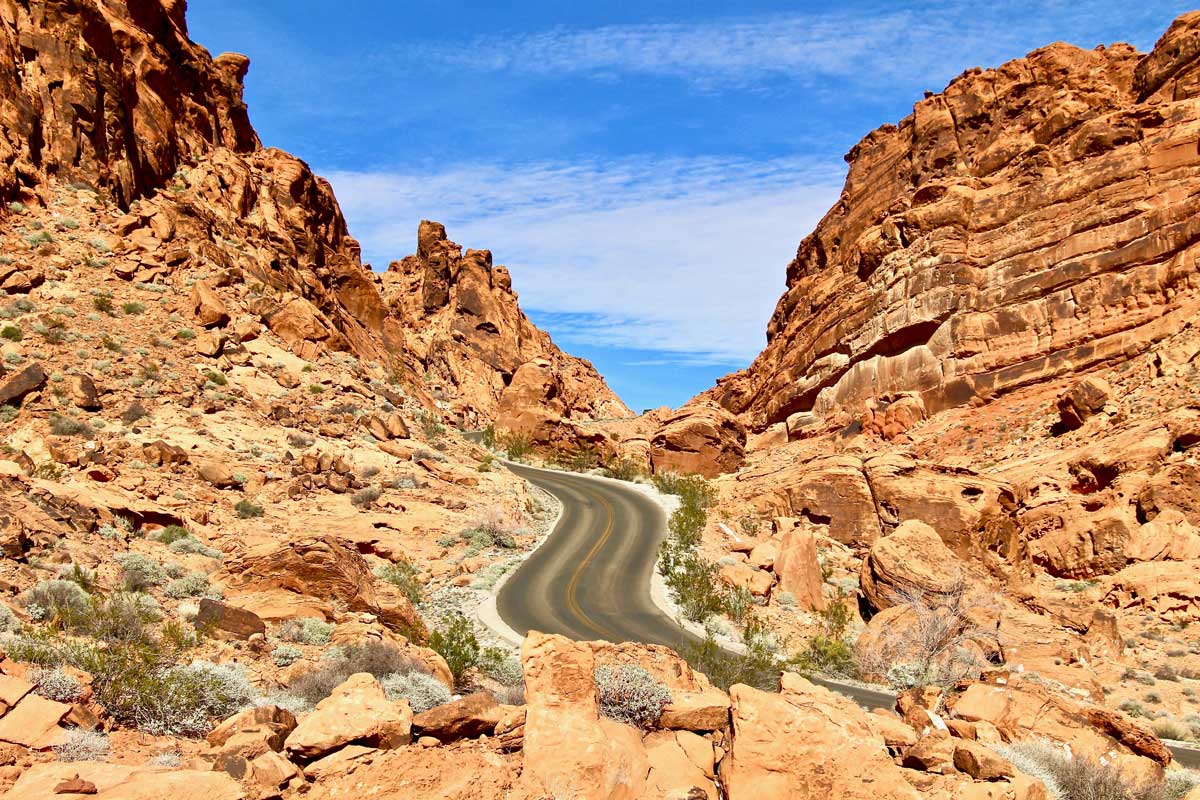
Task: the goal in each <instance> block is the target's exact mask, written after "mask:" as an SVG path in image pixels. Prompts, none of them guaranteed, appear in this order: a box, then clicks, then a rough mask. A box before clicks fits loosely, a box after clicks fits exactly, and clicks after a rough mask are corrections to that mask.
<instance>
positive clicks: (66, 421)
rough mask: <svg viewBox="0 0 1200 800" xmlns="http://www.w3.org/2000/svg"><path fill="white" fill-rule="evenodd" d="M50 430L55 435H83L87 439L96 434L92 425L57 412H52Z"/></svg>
mask: <svg viewBox="0 0 1200 800" xmlns="http://www.w3.org/2000/svg"><path fill="white" fill-rule="evenodd" d="M50 431H51V432H52V433H53V434H54V435H55V436H82V437H84V438H85V439H90V438H92V436H93V435H94V432H93V431H92V426H91V425H88V424H87V423H86V422H80V421H79V420H77V419H75V418H73V417H68V416H66V415H64V414H59V413H57V412H51V413H50Z"/></svg>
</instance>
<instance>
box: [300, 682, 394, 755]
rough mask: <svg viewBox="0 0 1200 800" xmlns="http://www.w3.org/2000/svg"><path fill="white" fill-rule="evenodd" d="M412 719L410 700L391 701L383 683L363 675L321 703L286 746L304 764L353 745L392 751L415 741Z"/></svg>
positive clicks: (303, 721)
mask: <svg viewBox="0 0 1200 800" xmlns="http://www.w3.org/2000/svg"><path fill="white" fill-rule="evenodd" d="M412 719H413V714H412V709H411V708H409V705H408V701H407V700H398V701H392V700H389V699H388V698H387V695H386V694H384V691H383V687H382V686H380V685H379V681H377V680H375V678H374V677H373V676H371V675H369V674H367V673H365V672H362V673H358V674H356V675H351V676H350V677H349V678H347V679H346V682H345V683H343V684H342V685H341V686H338V687H337V688H336V689H334V690H333V693H332V694H330V695H329V697H326V698H325V699H324V700H322V701H321V702H319V703H317V707H316V708H315V709H313V710H312V712H310V713H309V714H307V715H306V716H305V717H304V718H303V719H302V720H301V721H300V724H299V725H297V726H296V728H295V730H293V731H292V732H291V733H290V734H288V737H287V739H286V741H285V742H284V745H283V746H284V748H285V749H286V750H287V753H288V755H290V756H291V757H292V758H293V759H296V760H300V761H313V760H315V759H318V758H321V757H322V756H326V755H329V754H330V753H332V752H334V751H335V750H338V749H340V748H342V747H345V746H346V745H348V744H350V743H352V742H353V743H357V744H364V745H367V746H370V747H376V748H379V749H381V750H388V749H390V748H393V747H399V746H400V745H405V744H408V743H409V742H410V741H412Z"/></svg>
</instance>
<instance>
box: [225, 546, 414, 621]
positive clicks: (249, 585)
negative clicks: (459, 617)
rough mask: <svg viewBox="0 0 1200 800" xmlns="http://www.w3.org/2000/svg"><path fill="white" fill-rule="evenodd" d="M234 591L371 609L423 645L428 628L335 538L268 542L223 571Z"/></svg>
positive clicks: (393, 591)
mask: <svg viewBox="0 0 1200 800" xmlns="http://www.w3.org/2000/svg"><path fill="white" fill-rule="evenodd" d="M217 579H218V580H219V581H220V583H221V585H222V586H225V587H226V588H227V589H228V590H231V591H233V592H242V593H252V592H283V593H289V594H292V595H299V596H300V597H308V598H313V600H314V601H316V602H317V603H319V604H322V605H328V604H330V603H333V602H340V603H343V604H344V605H345V607H346V608H348V609H350V610H352V611H365V612H368V613H370V614H374V615H376V616H377V617H379V619H380V621H381V622H383V623H384V624H385V625H387V626H388V627H389V628H392V629H393V630H396V631H399V632H400V633H402V634H404V635H405V636H408V637H411V638H414V639H417V640H418V641H423V639H424V635H425V626H424V624H423V623H422V622H421V619H420V617H419V616H418V615H417V613H416V611H415V610H414V609H413V607H412V604H411V603H409V602H408V600H407V599H406V598H405V597H404V595H402V594H401V593H400V592H399V590H397V589H395V587H393V586H391V585H390V584H386V583H383V582H382V581H377V580H376V579H375V576H374V575H373V574H372V572H371V568H370V567H369V566H368V565H367V562H366V561H364V560H363V558H362V556H360V555H359V554H358V552H357V551H356V550H355V548H354V547H353V546H352V545H351V543H350V542H348V541H345V540H342V539H338V538H337V537H334V536H316V537H309V538H300V539H293V540H291V541H288V542H284V543H273V542H264V543H262V544H259V545H255V546H253V547H250V548H248V549H247V550H246V551H245V552H243V553H242V554H241V555H240V556H238V557H237V558H235V559H233V560H232V561H229V562H227V563H226V564H225V566H224V567H223V568H222V570H221V571H220V572H219V573H217Z"/></svg>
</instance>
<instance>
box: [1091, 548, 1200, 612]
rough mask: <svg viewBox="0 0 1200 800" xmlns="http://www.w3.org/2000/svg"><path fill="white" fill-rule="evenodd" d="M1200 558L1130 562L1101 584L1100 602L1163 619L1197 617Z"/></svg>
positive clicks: (1199, 588)
mask: <svg viewBox="0 0 1200 800" xmlns="http://www.w3.org/2000/svg"><path fill="white" fill-rule="evenodd" d="M1198 576H1200V561H1147V562H1143V563H1140V564H1131V565H1129V566H1127V567H1125V568H1124V569H1122V570H1121V571H1120V572H1118V573H1116V574H1115V575H1113V576H1112V577H1111V578H1109V579H1108V580H1107V581H1106V582H1105V584H1104V587H1105V588H1104V597H1103V600H1102V602H1103V603H1104V604H1106V605H1109V606H1111V607H1114V608H1120V609H1137V610H1139V611H1141V612H1142V613H1145V614H1152V615H1154V616H1156V617H1158V618H1159V619H1161V620H1164V621H1176V620H1180V621H1183V620H1195V619H1200V577H1198Z"/></svg>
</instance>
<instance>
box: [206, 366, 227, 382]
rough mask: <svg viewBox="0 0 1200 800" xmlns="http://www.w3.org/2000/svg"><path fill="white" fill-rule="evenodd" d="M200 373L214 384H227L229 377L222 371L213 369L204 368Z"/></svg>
mask: <svg viewBox="0 0 1200 800" xmlns="http://www.w3.org/2000/svg"><path fill="white" fill-rule="evenodd" d="M202 374H203V375H204V377H205V379H207V380H208V381H209V382H211V383H213V384H215V385H216V386H228V385H229V378H226V377H225V374H224V373H221V372H217V371H216V370H215V369H206V370H204V372H203V373H202Z"/></svg>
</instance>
